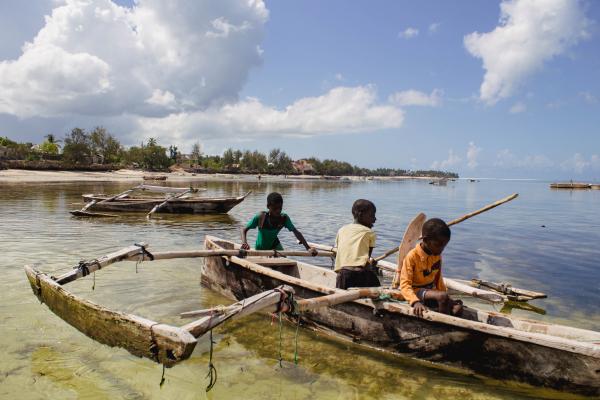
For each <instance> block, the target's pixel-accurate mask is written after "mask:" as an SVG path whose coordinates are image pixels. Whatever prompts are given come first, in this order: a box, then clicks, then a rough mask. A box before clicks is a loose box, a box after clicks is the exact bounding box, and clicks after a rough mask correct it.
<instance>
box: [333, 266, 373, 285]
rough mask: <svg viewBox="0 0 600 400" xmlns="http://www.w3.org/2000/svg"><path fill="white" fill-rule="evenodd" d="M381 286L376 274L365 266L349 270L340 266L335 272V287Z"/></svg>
mask: <svg viewBox="0 0 600 400" xmlns="http://www.w3.org/2000/svg"><path fill="white" fill-rule="evenodd" d="M377 286H381V283H380V282H379V278H377V274H376V273H375V272H374V271H372V270H370V269H367V268H363V269H361V270H350V269H346V268H342V269H341V270H339V271H338V272H337V278H336V280H335V287H336V288H338V289H348V288H352V287H377Z"/></svg>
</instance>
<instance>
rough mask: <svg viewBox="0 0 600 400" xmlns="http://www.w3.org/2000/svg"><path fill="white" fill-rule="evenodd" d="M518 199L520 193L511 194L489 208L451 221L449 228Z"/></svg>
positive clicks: (486, 207) (488, 206)
mask: <svg viewBox="0 0 600 400" xmlns="http://www.w3.org/2000/svg"><path fill="white" fill-rule="evenodd" d="M517 197H519V194H518V193H514V194H511V195H510V196H507V197H505V198H503V199H500V200H498V201H497V202H495V203H492V204H490V205H487V206H485V207H483V208H480V209H479V210H477V211H473V212H472V213H469V214H465V215H463V216H462V217H460V218H457V219H455V220H453V221H450V222H449V223H448V226H452V225H456V224H458V223H459V222H463V221H464V220H467V219H469V218H471V217H474V216H476V215H478V214H481V213H483V212H486V211H488V210H491V209H492V208H495V207H498V206H499V205H501V204H504V203H508V202H509V201H511V200H514V199H516V198H517Z"/></svg>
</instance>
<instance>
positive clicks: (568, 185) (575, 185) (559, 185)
mask: <svg viewBox="0 0 600 400" xmlns="http://www.w3.org/2000/svg"><path fill="white" fill-rule="evenodd" d="M596 186H598V185H596ZM550 188H551V189H591V188H592V185H590V184H589V183H583V182H555V183H551V184H550Z"/></svg>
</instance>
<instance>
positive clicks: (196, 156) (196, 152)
mask: <svg viewBox="0 0 600 400" xmlns="http://www.w3.org/2000/svg"><path fill="white" fill-rule="evenodd" d="M192 160H193V161H194V162H195V163H196V164H200V163H201V162H202V146H200V143H198V142H196V143H194V145H193V146H192Z"/></svg>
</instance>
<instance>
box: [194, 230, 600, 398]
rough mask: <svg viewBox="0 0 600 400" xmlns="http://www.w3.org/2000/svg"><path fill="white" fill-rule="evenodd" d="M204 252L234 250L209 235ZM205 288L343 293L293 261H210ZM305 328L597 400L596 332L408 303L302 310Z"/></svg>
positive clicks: (326, 273)
mask: <svg viewBox="0 0 600 400" xmlns="http://www.w3.org/2000/svg"><path fill="white" fill-rule="evenodd" d="M204 244H205V247H206V249H212V250H217V249H238V248H239V246H238V245H237V244H235V243H233V242H231V241H227V240H222V239H219V238H216V237H210V236H207V237H206V239H205V243H204ZM202 284H203V285H204V286H206V287H209V288H211V289H212V290H215V291H217V292H219V293H220V294H222V295H224V296H226V297H229V298H231V299H236V300H240V299H243V298H246V297H249V296H252V295H255V294H257V293H260V292H262V291H264V290H267V289H272V288H275V287H277V286H279V285H289V286H290V287H292V288H293V289H294V292H295V293H296V297H297V298H299V299H310V298H314V297H320V296H323V295H326V294H333V293H339V292H340V291H341V292H344V291H343V290H341V289H336V288H335V273H334V272H333V271H331V270H328V269H325V268H322V267H318V266H314V265H311V264H308V263H304V262H300V261H295V260H290V259H283V260H282V259H279V260H277V259H265V258H253V257H247V258H240V257H236V256H230V257H209V258H207V259H206V262H205V264H204V266H203V268H202ZM301 318H302V321H303V322H304V323H305V325H306V326H308V327H310V328H312V329H315V330H317V331H320V332H323V333H325V334H328V335H333V336H335V337H338V338H341V339H346V340H349V341H352V342H355V343H357V344H359V345H363V346H367V347H371V348H376V349H380V350H383V351H386V352H390V353H396V354H408V355H410V356H414V357H417V358H421V359H426V360H430V361H434V362H437V363H443V364H447V365H452V366H455V367H459V368H463V369H466V370H469V371H472V372H474V373H477V374H481V375H486V376H490V377H493V378H498V379H505V380H515V381H519V382H525V383H529V384H533V385H537V386H544V387H549V388H554V389H558V390H564V391H572V392H577V393H582V394H588V395H600V332H594V331H589V330H584V329H578V328H572V327H567V326H561V325H555V324H550V323H545V322H541V321H533V320H526V319H520V318H514V317H509V316H506V315H503V314H500V313H494V312H485V311H481V310H478V309H475V308H472V307H465V311H464V313H463V316H462V317H461V318H458V317H453V316H449V315H445V314H440V313H437V312H433V311H428V312H427V313H426V314H425V315H424V317H423V318H418V317H416V316H414V314H413V310H412V308H411V307H410V306H409V305H408V304H407V303H405V302H397V301H373V300H370V299H360V300H354V301H352V302H347V303H343V304H338V305H336V306H333V307H328V308H320V309H316V310H313V311H307V312H306V313H304V314H302V316H301Z"/></svg>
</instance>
